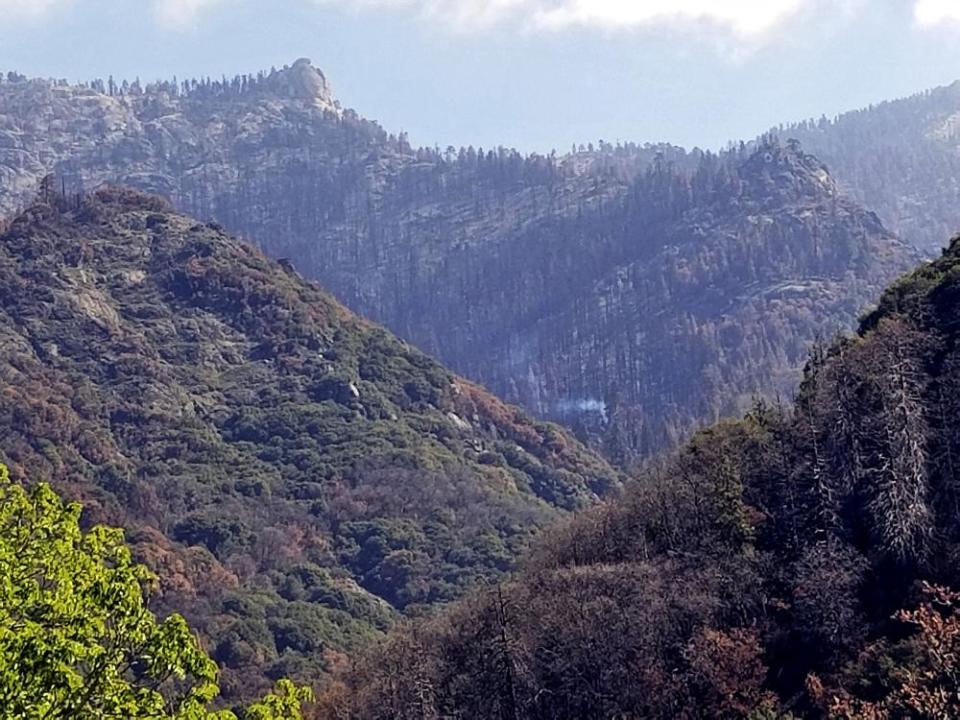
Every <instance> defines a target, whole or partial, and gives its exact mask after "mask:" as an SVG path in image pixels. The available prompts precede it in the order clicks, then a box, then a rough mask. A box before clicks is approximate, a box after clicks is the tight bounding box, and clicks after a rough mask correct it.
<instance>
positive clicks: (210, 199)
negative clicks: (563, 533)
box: [0, 60, 915, 459]
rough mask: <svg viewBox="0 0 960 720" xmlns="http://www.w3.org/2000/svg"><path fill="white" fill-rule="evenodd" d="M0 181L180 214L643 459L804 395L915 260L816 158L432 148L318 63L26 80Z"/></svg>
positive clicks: (7, 198) (11, 95) (4, 95)
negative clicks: (183, 79) (819, 365)
mask: <svg viewBox="0 0 960 720" xmlns="http://www.w3.org/2000/svg"><path fill="white" fill-rule="evenodd" d="M121 93H122V94H121ZM0 172H2V173H3V175H2V182H0V208H3V209H4V210H5V211H11V210H13V209H15V208H17V207H18V206H22V205H23V204H24V203H25V202H27V199H28V198H29V197H30V196H31V195H32V194H33V193H34V192H35V188H36V187H37V185H38V183H39V182H40V180H41V178H42V177H43V176H44V175H45V174H46V173H48V172H54V173H56V175H57V177H58V180H57V186H58V187H61V186H62V187H63V188H64V189H65V191H66V192H67V194H70V193H71V192H73V191H74V190H76V189H79V188H81V187H84V188H90V187H92V186H96V185H99V184H101V183H105V182H111V183H120V184H125V185H130V186H133V187H136V188H139V189H142V190H147V191H150V192H154V193H159V194H161V195H163V196H165V197H168V198H170V199H171V200H172V201H173V203H174V205H175V206H176V207H177V208H178V209H180V210H182V211H184V212H189V213H191V214H194V215H197V216H200V217H202V218H205V219H209V220H215V221H216V222H218V223H220V224H222V225H223V226H224V227H226V228H227V229H229V230H230V231H232V232H235V233H238V234H240V235H242V236H244V237H246V238H249V239H251V240H253V241H255V242H256V243H258V244H259V245H260V246H261V248H262V249H264V250H265V251H266V252H267V253H268V254H270V255H272V256H274V257H282V258H286V259H288V260H289V262H290V263H291V264H292V266H293V267H295V268H296V270H297V271H299V272H300V273H302V274H303V275H304V276H306V277H309V278H313V279H317V280H319V281H321V282H322V283H323V284H324V285H325V286H326V287H327V288H329V289H330V290H331V291H332V292H333V293H334V294H335V295H336V296H337V297H339V298H340V299H341V300H342V301H343V302H345V303H346V304H347V305H348V306H350V307H351V308H352V309H354V310H356V311H358V312H360V313H362V314H364V315H366V316H367V317H370V318H372V319H374V320H377V321H380V322H382V323H384V324H385V325H386V326H387V327H389V328H390V329H391V330H393V331H394V332H396V333H398V334H399V335H401V336H402V337H404V338H405V339H407V340H409V341H411V342H413V343H414V344H416V345H417V346H419V347H420V348H422V349H423V350H425V351H427V352H429V353H431V354H434V355H436V356H438V357H439V358H441V359H442V360H443V361H445V362H446V363H447V364H449V365H450V366H451V367H452V368H454V369H455V370H456V371H458V372H460V373H462V374H464V375H466V376H468V377H470V378H472V379H474V380H476V381H479V382H481V383H483V384H485V385H487V386H488V387H490V388H491V389H492V390H494V391H495V392H497V393H498V394H500V395H502V396H504V397H506V398H507V399H509V400H512V401H516V402H519V403H522V404H523V405H524V406H526V407H527V408H528V409H529V410H531V411H532V412H533V413H535V414H537V415H539V416H543V417H547V418H552V419H557V420H562V421H564V422H566V423H568V424H570V425H572V426H574V427H576V428H577V429H578V431H580V432H581V434H582V435H583V436H584V437H589V438H590V439H591V440H592V441H594V442H596V443H600V444H603V445H605V446H606V447H607V448H608V449H609V450H611V452H613V453H614V454H615V455H617V456H619V457H622V458H624V459H628V458H630V457H634V456H636V455H643V454H646V453H648V452H650V451H652V450H656V449H659V448H661V447H664V446H665V445H668V444H671V443H673V442H675V441H676V440H677V439H678V438H680V437H682V436H684V435H686V434H687V433H688V432H689V431H690V430H691V429H692V428H694V427H696V426H697V425H699V424H701V423H702V422H704V421H708V420H712V419H714V418H715V417H717V416H719V415H723V414H727V413H735V412H738V411H740V410H742V409H743V407H744V405H745V404H748V403H749V402H750V401H751V400H752V398H753V397H754V395H755V394H757V393H759V392H760V391H761V389H764V390H765V391H766V392H767V394H769V392H770V388H776V389H777V390H778V391H780V392H782V393H784V394H786V395H789V393H790V392H791V391H792V388H793V386H794V383H795V381H796V379H797V377H798V373H799V366H800V365H801V364H802V363H803V361H804V358H805V356H806V351H807V349H808V348H809V346H810V344H811V343H812V342H813V341H814V339H815V338H817V337H826V336H829V335H831V334H832V333H833V332H834V331H836V330H840V329H843V328H847V327H850V326H851V325H852V323H853V321H854V319H855V318H856V316H857V314H858V313H859V312H860V310H861V309H862V308H863V307H864V305H866V304H867V303H868V302H869V301H870V299H871V298H873V297H874V296H875V295H876V294H877V293H878V291H879V290H880V289H881V288H882V287H883V286H884V285H885V284H886V283H887V282H888V281H889V280H890V279H891V278H892V277H894V276H895V275H896V274H898V273H899V272H901V271H902V270H904V269H906V268H907V267H909V266H910V265H911V264H912V263H913V262H914V260H915V256H914V253H913V252H912V251H911V250H910V249H908V248H907V247H905V246H904V245H903V244H901V243H900V242H899V241H898V240H897V239H896V238H895V237H894V236H893V235H891V234H890V233H889V232H887V231H886V230H885V229H884V227H883V226H882V225H881V223H880V222H879V221H878V220H877V218H876V216H874V215H872V214H871V213H869V212H867V211H866V210H864V209H863V208H862V207H860V206H858V205H857V204H856V203H854V202H852V201H850V200H848V199H846V198H845V197H844V195H843V194H842V193H841V192H840V191H839V190H838V189H837V185H836V183H835V182H834V181H833V179H832V178H831V177H830V176H829V174H828V173H827V171H826V169H825V168H824V167H823V166H822V165H821V164H820V163H819V162H818V161H817V160H815V159H814V158H812V157H811V156H809V155H806V154H805V153H804V152H803V151H802V150H801V149H800V148H799V147H796V146H792V145H791V146H781V145H779V144H778V143H775V142H767V143H761V144H760V145H758V146H755V147H751V148H742V149H737V150H733V151H730V152H727V153H724V154H721V155H719V156H717V155H711V154H704V153H686V152H683V151H682V150H679V149H677V148H672V147H669V146H644V147H635V146H630V147H628V148H620V147H618V148H612V147H610V146H601V147H600V148H597V149H595V150H584V151H583V152H574V153H571V154H570V155H567V156H563V157H558V156H555V155H551V156H529V157H524V156H521V155H519V154H518V153H516V152H513V151H509V150H504V149H502V148H500V149H497V150H494V151H483V150H480V149H474V148H463V149H460V150H456V149H454V148H448V149H447V150H445V151H441V150H439V149H423V148H421V149H416V148H413V147H411V146H410V144H409V143H408V142H407V140H406V138H405V137H404V136H403V135H400V136H399V137H397V136H393V135H390V134H388V133H387V132H385V131H384V130H383V129H382V128H380V127H379V126H378V125H376V124H375V123H372V122H369V121H367V120H364V119H363V118H362V117H360V116H359V115H357V114H356V113H355V112H353V111H349V110H343V109H341V108H340V106H339V105H338V104H337V103H336V101H335V100H333V97H332V94H331V92H330V89H329V85H328V84H327V82H326V78H325V77H324V76H323V74H322V73H320V72H319V71H318V70H316V69H315V68H313V67H312V65H310V63H309V61H306V60H299V61H297V62H296V63H295V64H294V65H293V66H292V67H289V68H285V69H283V70H279V71H273V72H271V73H262V74H261V75H259V76H257V77H249V78H248V77H243V78H236V79H234V80H232V81H226V80H224V81H222V82H209V81H205V82H190V83H184V84H182V85H180V86H178V85H176V84H174V83H160V84H157V85H154V86H148V87H146V88H141V87H139V86H138V85H134V86H128V87H126V88H119V89H118V88H116V86H115V85H114V84H113V83H112V82H111V83H110V84H109V86H102V85H100V84H96V85H94V86H92V87H75V86H68V85H65V84H63V83H52V82H48V81H38V80H26V79H20V78H13V79H12V81H7V82H4V83H2V84H0Z"/></svg>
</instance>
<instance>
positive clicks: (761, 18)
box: [538, 0, 808, 37]
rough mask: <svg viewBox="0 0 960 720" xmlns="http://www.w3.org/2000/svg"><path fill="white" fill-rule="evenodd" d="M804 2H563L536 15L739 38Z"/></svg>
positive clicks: (554, 20) (553, 20) (560, 21)
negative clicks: (700, 26) (709, 29)
mask: <svg viewBox="0 0 960 720" xmlns="http://www.w3.org/2000/svg"><path fill="white" fill-rule="evenodd" d="M806 4H808V2H807V0H723V1H718V0H640V1H637V2H634V1H631V0H565V1H564V2H562V3H560V4H558V5H556V6H555V7H552V8H549V9H546V10H541V11H539V12H538V21H539V22H540V23H541V24H542V25H545V26H547V27H559V28H562V27H567V26H571V25H581V26H597V27H603V28H610V29H627V28H632V27H639V26H643V25H650V24H655V23H683V22H709V23H712V24H717V25H720V26H722V27H724V28H727V29H729V30H731V31H733V32H734V33H735V34H736V35H739V36H743V37H754V36H757V35H762V34H764V33H766V32H768V31H769V30H771V29H772V28H774V27H776V26H777V25H779V24H780V23H782V22H783V21H784V20H786V19H787V18H789V17H791V16H793V15H795V14H796V13H798V12H799V11H800V10H801V9H802V8H803V7H804V5H806Z"/></svg>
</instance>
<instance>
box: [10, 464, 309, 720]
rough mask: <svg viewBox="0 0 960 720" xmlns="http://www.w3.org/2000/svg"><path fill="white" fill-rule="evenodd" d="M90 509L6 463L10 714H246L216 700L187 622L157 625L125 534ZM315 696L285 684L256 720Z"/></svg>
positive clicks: (217, 717)
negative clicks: (84, 525) (88, 515)
mask: <svg viewBox="0 0 960 720" xmlns="http://www.w3.org/2000/svg"><path fill="white" fill-rule="evenodd" d="M80 511H81V508H80V505H78V504H76V503H73V504H64V503H63V502H62V501H61V500H60V498H59V497H58V496H57V494H56V493H55V492H54V491H53V490H52V489H51V488H50V487H49V486H47V485H44V484H41V485H38V486H37V487H36V488H34V489H33V490H31V491H26V490H24V489H23V488H21V487H20V486H18V485H17V484H15V483H13V482H12V481H11V480H10V476H9V473H8V471H7V468H6V467H4V466H2V465H0V717H2V718H18V719H23V720H33V719H36V720H40V719H41V718H42V719H43V720H58V719H60V718H63V719H66V718H71V719H77V718H84V719H85V718H91V719H93V718H96V719H101V718H102V719H106V718H117V719H118V720H119V719H123V720H127V719H129V720H134V719H136V718H156V719H160V718H169V719H171V720H173V719H175V720H236V716H235V715H234V714H233V713H232V712H230V711H226V710H220V711H215V710H211V709H210V704H211V702H212V701H213V700H214V698H215V697H216V696H217V695H218V694H219V692H220V689H219V686H218V684H217V666H216V664H215V663H214V662H213V661H212V660H211V659H210V658H209V657H207V655H206V653H205V652H204V651H203V649H202V648H201V647H200V644H199V642H198V641H197V639H196V638H195V637H194V636H193V634H192V633H191V632H190V628H189V627H188V626H187V623H186V621H185V620H184V619H183V618H182V617H180V616H179V615H173V616H171V617H169V618H167V619H165V620H163V621H162V622H161V621H158V620H157V619H156V618H155V617H154V616H153V614H152V613H151V612H150V610H149V609H148V608H147V606H146V602H145V600H144V595H143V589H144V587H145V586H147V585H148V584H149V583H151V582H153V581H154V577H153V575H152V574H151V573H150V571H149V570H147V568H146V567H144V566H143V565H140V564H138V563H136V562H134V560H133V558H132V557H131V554H130V550H129V549H128V548H127V547H126V546H125V545H124V541H123V533H122V532H121V531H120V530H118V529H114V528H105V527H96V528H94V529H92V530H90V531H89V532H83V531H82V530H81V529H80V525H79V517H80ZM309 699H310V691H309V689H306V688H297V687H295V686H294V685H293V684H292V683H290V682H288V681H281V682H280V684H279V685H278V688H277V693H276V694H275V695H270V696H268V697H267V698H265V699H264V700H262V701H261V702H260V703H257V704H256V705H254V706H252V707H251V708H250V709H249V710H248V711H247V712H246V714H245V716H246V718H247V719H248V720H299V719H300V718H301V717H302V716H301V703H302V702H304V701H307V700H309Z"/></svg>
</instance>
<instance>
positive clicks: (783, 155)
mask: <svg viewBox="0 0 960 720" xmlns="http://www.w3.org/2000/svg"><path fill="white" fill-rule="evenodd" d="M740 177H741V179H743V180H744V181H745V182H746V183H747V184H748V185H749V186H751V187H752V188H753V189H754V190H755V192H756V194H757V196H758V197H765V198H767V199H769V200H775V199H779V200H782V199H796V198H797V197H803V196H808V197H810V196H814V197H817V196H823V195H835V194H837V192H838V190H837V186H836V183H835V182H834V180H833V178H832V177H831V176H830V173H829V171H828V170H827V167H826V165H824V164H823V163H822V162H820V161H819V160H818V159H817V158H816V157H814V156H813V155H809V154H808V153H805V152H804V151H803V150H802V149H801V148H800V145H799V143H796V142H794V141H788V142H787V143H785V144H784V143H780V142H779V141H777V140H770V141H766V142H762V143H761V144H760V145H759V146H758V147H757V149H756V150H755V151H754V153H753V154H752V155H751V156H750V157H749V158H748V159H747V160H746V161H745V162H744V163H743V164H742V165H741V167H740Z"/></svg>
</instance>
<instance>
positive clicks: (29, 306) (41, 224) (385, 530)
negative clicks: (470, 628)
mask: <svg viewBox="0 0 960 720" xmlns="http://www.w3.org/2000/svg"><path fill="white" fill-rule="evenodd" d="M158 202H159V201H158V200H156V199H155V198H150V197H148V196H144V195H140V194H137V193H132V192H129V191H123V190H104V191H101V192H99V193H97V194H95V195H93V196H88V197H85V198H84V199H83V201H82V202H81V207H80V208H79V209H76V208H75V207H73V206H71V207H70V208H58V207H53V206H50V205H45V204H43V203H41V204H38V205H36V206H34V207H33V208H31V209H30V210H29V211H28V212H27V213H25V214H23V215H22V216H20V218H19V219H17V220H15V221H14V222H13V223H12V225H11V228H10V231H9V232H8V233H7V234H6V235H4V236H3V240H2V242H0V304H2V308H3V310H2V312H0V340H2V352H0V459H2V460H5V461H7V462H8V464H9V465H10V467H11V471H12V474H13V475H14V477H15V479H18V480H24V479H25V478H26V475H27V473H26V470H25V468H28V467H29V468H30V472H31V475H33V476H35V477H38V478H40V479H43V480H47V481H49V482H50V483H51V484H52V485H53V486H54V487H55V488H56V489H57V490H58V491H61V492H63V493H64V494H65V495H67V496H69V497H81V498H83V499H84V503H85V512H86V513H87V514H88V517H89V518H90V520H91V521H92V522H95V523H109V524H112V525H119V526H123V527H126V528H127V529H128V530H130V531H131V532H130V534H129V536H128V537H129V538H130V539H131V541H132V549H133V550H134V552H135V554H136V556H137V557H138V559H141V560H143V561H144V562H146V563H147V564H148V565H150V567H152V568H153V569H154V570H155V571H156V572H157V574H158V576H159V578H160V582H161V583H162V584H163V592H162V593H159V594H158V603H159V605H160V609H161V610H164V611H173V610H176V609H178V608H189V617H190V620H191V624H192V625H193V626H194V627H196V629H197V630H198V631H199V632H200V633H201V634H202V635H203V636H204V637H208V638H211V639H212V641H213V642H212V643H211V645H212V647H214V648H216V651H215V654H216V657H217V659H218V661H220V662H221V664H222V672H223V677H222V682H221V687H222V690H223V694H224V696H225V697H227V698H228V699H229V700H231V701H234V700H238V699H242V698H248V697H253V696H254V694H256V693H261V692H263V691H265V690H267V689H268V688H269V686H270V684H271V679H272V678H274V677H276V676H278V674H280V673H281V669H283V668H290V669H291V670H290V671H291V673H292V674H293V676H294V679H295V680H297V681H299V682H316V681H317V679H318V678H320V677H322V676H323V675H324V674H325V673H326V672H327V671H328V669H329V667H330V665H331V662H332V661H333V660H332V659H334V658H336V657H338V655H339V654H340V653H344V652H351V651H353V650H355V649H356V648H357V647H358V646H360V645H361V644H363V643H365V642H368V641H370V640H372V639H375V638H376V637H377V636H378V635H379V634H380V633H382V632H383V631H384V630H386V629H387V627H389V625H390V624H391V623H392V622H394V621H395V620H396V618H397V616H398V614H399V612H402V611H405V610H407V609H408V608H410V609H414V608H417V607H419V606H423V605H427V604H431V603H437V602H444V601H448V600H452V599H454V598H456V597H459V596H460V595H462V593H463V592H464V591H465V590H466V589H467V588H469V587H470V586H472V585H474V584H476V583H478V582H483V581H486V580H490V579H493V578H495V577H497V576H499V575H500V574H501V573H503V572H504V571H505V570H507V569H509V568H510V567H511V566H512V564H513V562H514V560H515V559H516V558H517V557H518V555H519V554H520V553H521V552H522V551H523V550H524V548H525V547H526V545H527V543H528V542H529V540H530V539H531V538H532V537H533V535H534V534H535V533H536V531H537V529H538V528H540V527H542V526H543V525H545V524H546V523H548V522H550V521H551V520H553V519H554V518H556V517H558V516H559V515H560V513H561V511H562V510H570V509H574V508H577V507H583V506H586V505H589V504H591V503H593V502H595V501H596V500H597V499H598V497H599V495H600V494H602V493H603V492H605V491H607V490H608V489H611V488H613V487H616V486H617V485H618V483H619V476H618V474H617V473H616V472H615V471H614V470H613V469H612V468H611V467H610V466H609V465H608V464H607V463H605V462H604V461H603V460H602V459H600V458H599V457H598V456H597V455H596V454H594V453H592V452H590V451H589V450H587V449H586V448H585V447H583V446H582V445H580V444H578V443H576V442H575V441H574V440H573V439H572V438H570V436H569V435H567V434H566V433H564V432H562V431H560V430H558V429H556V428H551V427H549V426H545V425H542V424H539V423H535V422H533V421H532V420H530V419H529V418H528V417H526V416H524V415H523V414H522V413H521V412H519V411H517V410H516V409H514V408H509V407H507V406H504V405H502V403H499V401H497V400H495V399H494V398H493V397H491V396H490V395H489V394H488V393H486V392H484V391H482V390H480V389H479V388H475V387H473V386H471V385H469V383H466V382H465V381H463V380H461V379H459V378H456V377H455V376H453V375H452V374H451V373H450V372H449V371H447V370H446V369H445V368H444V367H443V366H441V365H440V364H438V363H437V362H435V361H434V360H432V359H430V358H429V357H427V356H426V355H424V354H422V353H420V352H418V351H417V350H415V349H413V348H411V347H410V346H409V345H407V344H405V343H403V342H401V341H400V340H398V339H397V338H395V337H394V336H392V335H391V334H390V333H388V332H387V331H385V330H383V329H381V328H377V327H374V326H372V325H370V324H369V323H366V322H364V321H362V320H360V319H358V318H356V317H355V316H353V315H351V314H350V313H349V312H348V311H347V310H345V309H344V308H343V307H342V306H340V305H338V304H337V303H336V302H335V301H334V300H333V299H332V298H331V297H330V296H329V295H328V294H326V293H324V292H323V291H322V290H320V289H319V288H318V287H316V286H314V285H311V284H309V283H307V282H305V281H303V280H302V279H300V278H298V277H296V276H295V275H292V274H290V273H289V272H287V271H285V270H284V269H283V268H282V267H281V266H279V265H277V264H274V263H271V262H270V261H268V260H267V259H266V258H264V257H263V256H262V255H260V254H259V253H257V252H256V251H255V250H253V249H252V248H250V247H249V246H247V245H245V244H243V243H241V242H239V241H236V240H234V239H231V238H229V237H227V236H225V235H224V234H222V233H221V232H220V231H218V230H217V229H216V228H213V227H210V226H207V225H202V224H198V223H196V222H195V221H193V220H190V219H188V218H184V217H180V216H177V215H174V214H172V213H170V212H168V211H165V210H164V209H163V207H162V205H161V206H158V204H157V203H158ZM161 220H162V222H161ZM81 250H82V252H81ZM501 446H504V447H512V448H522V450H518V451H516V452H517V455H516V456H515V457H513V461H514V464H513V465H511V463H510V462H509V461H507V460H504V461H503V462H501V463H489V462H483V461H481V456H482V455H483V454H484V453H488V454H489V453H496V454H500V451H499V450H498V448H500V447H501ZM305 567H310V568H314V569H316V572H318V573H320V574H321V575H322V579H319V578H320V577H321V576H320V575H316V576H312V575H311V576H310V577H307V576H305V575H304V574H303V573H302V570H303V568H305ZM238 598H243V599H244V600H245V601H248V604H247V608H246V610H245V611H244V613H241V614H245V615H246V616H245V618H244V619H243V620H241V619H239V618H238V613H237V612H235V611H234V610H232V609H230V607H228V605H229V606H234V605H235V603H236V601H237V599H238ZM302 603H312V604H313V606H314V609H313V610H312V611H311V613H310V617H309V619H308V620H306V621H305V624H304V627H303V628H302V629H301V631H300V632H297V628H296V625H297V623H299V622H301V620H303V619H304V617H303V612H304V611H303V608H302V606H301V604H302Z"/></svg>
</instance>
